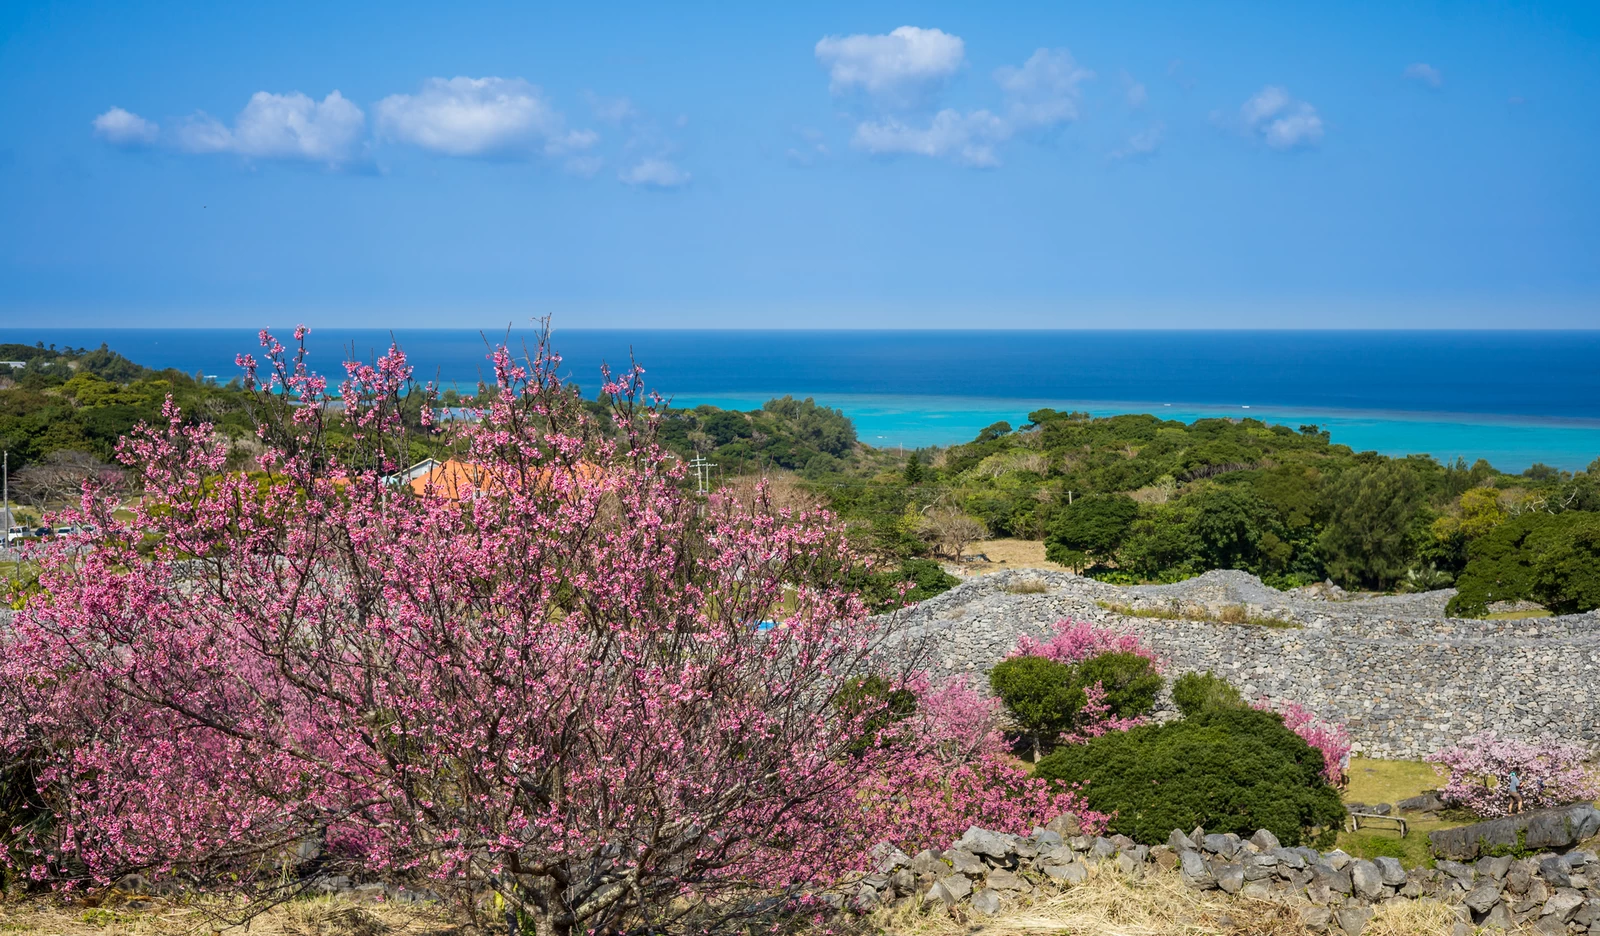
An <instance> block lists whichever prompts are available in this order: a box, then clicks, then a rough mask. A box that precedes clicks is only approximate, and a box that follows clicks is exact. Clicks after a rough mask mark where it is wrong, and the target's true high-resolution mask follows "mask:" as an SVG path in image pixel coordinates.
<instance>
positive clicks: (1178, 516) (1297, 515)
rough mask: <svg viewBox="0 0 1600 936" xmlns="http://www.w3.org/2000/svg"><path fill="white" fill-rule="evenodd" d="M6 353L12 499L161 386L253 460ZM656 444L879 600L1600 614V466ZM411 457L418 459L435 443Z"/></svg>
mask: <svg viewBox="0 0 1600 936" xmlns="http://www.w3.org/2000/svg"><path fill="white" fill-rule="evenodd" d="M0 360H11V361H22V362H24V364H25V366H23V367H21V368H15V369H12V370H10V371H9V372H8V373H6V372H0V446H3V447H4V448H5V449H6V450H7V451H8V453H9V459H10V466H11V471H12V481H13V487H12V490H13V496H14V497H18V496H20V499H21V501H22V502H23V503H25V504H27V503H31V504H33V505H35V506H43V505H44V504H46V503H48V502H52V501H59V500H60V499H62V498H64V497H71V496H73V495H74V494H75V491H76V487H77V486H78V485H80V484H81V482H82V479H83V478H84V477H86V476H88V475H89V474H93V473H99V474H100V475H102V476H112V475H114V473H115V470H116V469H115V468H114V466H113V465H112V464H111V462H112V456H113V452H114V449H115V445H116V440H117V439H118V438H119V437H120V436H121V435H122V434H123V433H126V432H127V431H128V430H129V429H131V428H132V427H133V426H134V425H135V424H136V423H138V422H139V421H141V420H154V419H156V418H158V416H159V414H160V408H161V404H162V401H163V400H164V399H165V397H166V396H167V395H168V394H169V393H170V394H172V395H173V396H174V398H175V399H176V400H177V402H178V403H179V404H180V405H182V406H183V407H184V410H185V412H186V413H188V414H190V415H191V416H194V417H198V418H203V419H206V420H209V421H211V422H213V423H215V424H217V425H218V427H219V429H220V430H221V431H222V432H224V433H226V434H228V435H229V436H231V437H233V438H234V439H236V440H238V456H237V458H236V459H235V461H236V463H237V464H238V466H239V467H249V458H250V450H251V449H250V442H251V440H252V439H253V431H252V429H253V427H252V423H251V419H250V416H249V412H248V407H247V403H248V400H249V395H248V394H246V393H244V392H243V391H242V390H241V389H240V388H239V386H238V385H237V383H232V384H227V385H217V384H215V383H211V382H207V381H205V380H203V379H199V378H197V377H192V376H190V375H186V374H183V373H181V372H179V371H175V370H167V371H159V372H158V371H153V370H150V369H148V368H145V367H142V366H140V365H138V364H136V363H134V362H132V361H129V360H128V359H127V358H125V357H122V356H121V355H119V354H117V353H116V352H114V351H112V350H110V349H108V348H106V347H105V346H101V347H100V348H98V349H94V350H89V349H83V348H79V349H72V348H63V349H57V348H54V347H44V346H26V345H14V344H13V345H0ZM448 396H449V398H448V399H447V400H446V401H445V402H447V403H451V404H455V403H461V402H465V401H466V399H467V398H465V397H460V396H459V395H458V394H456V393H455V392H453V391H452V392H451V393H450V394H449V395H448ZM661 435H662V439H663V441H664V442H665V443H666V444H667V445H669V446H670V447H671V448H673V449H674V450H675V451H677V452H678V453H679V454H680V455H681V456H683V457H684V458H690V457H693V456H696V455H699V456H704V457H705V458H707V459H708V460H710V461H712V462H714V463H716V465H717V466H718V467H717V469H716V470H717V480H718V481H719V483H730V482H738V481H739V479H744V478H748V477H750V476H752V475H767V476H769V477H772V478H773V479H774V483H775V484H777V485H780V486H782V487H783V488H784V490H785V492H786V493H785V496H789V497H803V498H805V499H807V500H808V501H810V502H814V503H819V504H824V505H826V506H828V507H830V508H832V509H833V510H835V511H836V512H838V513H839V514H840V515H841V516H842V517H843V518H844V519H846V520H847V521H848V522H849V523H850V525H851V527H852V530H853V532H854V535H855V538H856V540H857V543H858V545H859V546H860V548H861V551H862V552H863V553H864V554H867V555H870V556H873V557H875V559H876V560H877V562H876V565H877V567H878V568H879V569H880V570H881V569H887V570H889V571H887V572H879V573H877V574H876V575H875V576H873V577H869V578H864V579H863V580H862V582H861V584H862V586H863V588H865V589H867V590H868V591H869V592H870V593H872V594H873V595H874V596H875V600H878V601H880V603H883V602H888V601H889V600H890V595H891V594H892V592H893V591H894V586H895V584H896V583H898V582H901V581H905V582H907V583H909V584H910V585H911V586H914V591H913V595H912V597H913V598H915V597H921V596H924V595H927V594H932V593H934V592H936V591H938V590H941V589H942V588H944V587H948V586H949V585H950V584H952V583H953V582H954V579H951V578H950V577H949V576H948V575H946V574H944V573H943V572H941V571H940V570H939V567H938V565H937V563H935V562H934V561H932V560H933V559H935V558H941V557H942V558H947V559H948V558H953V557H955V556H959V555H960V554H961V553H962V552H964V551H967V550H968V549H969V548H970V547H971V545H972V544H973V543H975V542H978V541H980V540H982V539H984V538H987V537H1017V538H1022V539H1034V540H1043V541H1044V543H1045V544H1046V547H1047V555H1048V556H1049V557H1050V558H1051V559H1052V560H1054V561H1056V562H1059V563H1061V564H1063V565H1065V566H1068V567H1070V568H1073V569H1076V570H1079V571H1082V572H1085V573H1086V574H1089V575H1092V576H1095V577H1099V578H1103V579H1106V580H1110V581H1118V582H1125V583H1132V582H1151V581H1154V582H1163V581H1174V580H1178V579H1181V578H1185V577H1188V576H1192V575H1196V574H1198V573H1201V572H1204V571H1206V570H1209V569H1242V570H1245V571H1248V572H1252V573H1254V574H1256V575H1259V576H1260V577H1261V578H1262V579H1263V580H1264V581H1266V582H1267V583H1269V584H1272V585H1274V586H1277V587H1293V586H1297V585H1305V584H1309V583H1313V582H1320V581H1323V580H1332V581H1333V582H1336V583H1338V584H1339V585H1341V586H1344V587H1345V588H1348V589H1367V590H1380V591H1385V590H1424V589H1433V588H1443V587H1449V586H1455V587H1457V588H1458V589H1459V594H1458V595H1457V597H1456V598H1455V600H1454V603H1453V605H1452V610H1453V611H1455V612H1457V613H1460V614H1466V615H1474V614H1484V613H1486V612H1487V610H1488V609H1489V605H1490V604H1492V603H1495V602H1502V601H1523V600H1531V601H1534V602H1536V603H1538V604H1540V605H1543V606H1544V607H1546V608H1549V609H1551V610H1553V611H1558V612H1571V611H1582V610H1587V609H1590V608H1594V607H1600V459H1596V461H1595V462H1594V463H1593V464H1591V465H1590V466H1589V468H1588V470H1587V471H1583V472H1576V473H1572V472H1565V471H1558V470H1556V469H1553V468H1549V467H1546V466H1543V465H1535V466H1533V467H1532V468H1530V469H1528V470H1527V471H1524V472H1522V473H1520V474H1507V473H1503V472H1500V471H1498V470H1496V469H1495V468H1494V467H1492V466H1491V465H1489V464H1488V463H1487V462H1485V461H1481V460H1480V461H1477V462H1474V463H1471V464H1469V463H1467V462H1466V461H1465V460H1463V459H1457V460H1456V461H1454V462H1452V463H1448V464H1445V463H1440V462H1439V461H1437V460H1435V459H1433V458H1431V457H1428V456H1426V455H1413V456H1408V457H1404V458H1389V457H1385V456H1382V455H1378V454H1376V453H1373V452H1354V451H1352V450H1351V449H1350V448H1348V447H1347V446H1343V445H1338V444H1335V443H1333V442H1332V440H1330V438H1329V437H1328V434H1327V433H1326V432H1324V431H1322V430H1321V429H1320V428H1319V427H1317V426H1300V427H1298V428H1290V427H1287V426H1280V425H1268V424H1266V423H1263V422H1260V421H1258V420H1254V419H1238V420H1233V419H1201V420H1197V421H1195V422H1193V423H1183V422H1177V421H1173V420H1162V419H1159V418H1157V417H1155V416H1151V415H1125V416H1112V417H1104V418H1093V417H1090V416H1089V415H1088V414H1085V413H1072V412H1057V411H1055V410H1050V409H1042V410H1038V411H1035V412H1033V413H1030V414H1028V421H1027V422H1026V423H1025V424H1023V425H1021V426H1018V427H1012V426H1011V425H1009V424H1007V423H1004V422H1002V423H996V424H995V425H992V426H989V427H988V428H986V429H984V430H983V431H982V432H980V433H979V434H978V435H977V437H976V438H974V439H973V440H972V441H971V442H968V443H965V444H962V445H956V446H951V447H949V448H944V449H927V450H921V451H917V452H913V453H904V454H901V453H896V452H892V451H887V450H879V449H873V448H870V447H868V446H865V445H863V444H861V443H860V441H859V440H858V439H857V438H856V432H855V427H854V426H853V425H852V424H851V423H850V420H849V419H847V418H846V417H845V416H844V415H843V414H842V413H840V412H839V411H838V410H835V409H830V408H828V407H826V406H821V405H818V404H817V403H816V402H815V401H813V400H810V399H806V400H796V399H793V398H791V397H785V398H782V399H775V400H769V401H768V402H767V403H766V404H765V405H764V406H763V407H762V408H761V409H759V410H753V411H750V412H736V411H730V410H720V409H716V408H714V407H710V406H701V407H696V408H693V409H674V410H669V411H667V413H666V414H665V417H664V420H663V423H662V432H661ZM410 454H411V455H413V456H415V457H418V458H420V457H422V456H424V455H426V454H429V451H428V447H427V445H426V443H425V442H419V443H418V446H417V449H416V451H414V452H412V453H410Z"/></svg>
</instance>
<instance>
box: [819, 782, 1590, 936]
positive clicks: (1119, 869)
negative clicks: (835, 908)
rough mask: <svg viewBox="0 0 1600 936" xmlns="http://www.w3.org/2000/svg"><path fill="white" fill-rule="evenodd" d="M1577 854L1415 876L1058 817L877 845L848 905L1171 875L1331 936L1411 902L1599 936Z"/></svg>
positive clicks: (1197, 835)
mask: <svg viewBox="0 0 1600 936" xmlns="http://www.w3.org/2000/svg"><path fill="white" fill-rule="evenodd" d="M1575 808H1576V809H1577V810H1579V811H1584V819H1585V822H1586V824H1587V825H1589V826H1590V827H1592V825H1593V824H1594V823H1595V822H1600V813H1596V811H1595V809H1594V808H1593V807H1591V806H1582V807H1575ZM1570 844H1571V843H1570V842H1567V844H1566V846H1564V847H1563V848H1562V849H1561V851H1560V852H1556V851H1545V852H1540V853H1538V854H1533V855H1529V856H1527V857H1524V858H1512V857H1509V856H1508V857H1499V858H1491V857H1486V858H1482V859H1480V860H1479V861H1477V862H1476V863H1475V864H1462V863H1460V862H1456V861H1448V860H1441V861H1439V862H1438V863H1437V866H1436V867H1433V868H1412V869H1409V870H1408V869H1406V868H1404V867H1402V866H1401V865H1400V862H1399V861H1397V860H1395V859H1394V858H1377V859H1375V860H1372V861H1367V860H1365V859H1361V858H1355V857H1352V856H1350V855H1348V854H1346V853H1344V852H1343V851H1340V850H1338V849H1334V850H1333V851H1330V852H1319V851H1316V850H1315V849H1311V848H1304V847H1299V848H1285V847H1283V845H1282V844H1281V843H1280V842H1279V841H1278V839H1277V837H1276V836H1274V835H1273V834H1272V833H1271V832H1268V831H1266V830H1265V829H1263V830H1260V831H1258V832H1256V833H1255V834H1254V835H1252V836H1250V837H1249V838H1247V839H1246V838H1241V837H1239V836H1238V835H1234V834H1232V833H1229V834H1226V835H1218V834H1214V833H1213V834H1209V835H1208V834H1207V833H1206V830H1204V829H1195V830H1194V831H1192V832H1187V833H1186V832H1183V831H1180V830H1178V829H1174V830H1172V834H1171V835H1170V836H1169V837H1168V839H1167V842H1166V844H1164V845H1156V846H1153V847H1147V846H1145V845H1139V844H1136V843H1134V841H1133V840H1132V839H1129V838H1127V837H1125V836H1121V835H1114V836H1111V837H1110V838H1106V837H1103V836H1094V835H1084V834H1081V833H1080V832H1079V828H1078V824H1077V822H1076V821H1075V820H1073V819H1072V817H1070V816H1061V817H1059V818H1057V819H1053V820H1051V821H1050V822H1049V823H1048V824H1047V825H1046V826H1045V827H1044V828H1036V829H1034V830H1033V832H1032V833H1031V834H1029V835H1026V836H1022V835H1006V834H1003V833H999V832H989V831H986V830H984V829H980V828H977V827H973V828H971V829H968V830H967V831H966V834H964V835H962V836H961V838H960V839H959V840H957V841H956V842H954V843H952V844H951V845H950V847H949V848H946V849H944V850H943V851H934V850H931V849H929V850H925V851H922V852H919V853H918V854H917V855H915V856H911V855H907V854H905V853H903V852H900V851H898V850H894V849H891V848H887V847H880V849H879V850H878V851H876V852H874V854H873V855H872V856H871V857H872V859H873V865H874V868H873V870H874V873H872V874H868V875H865V876H863V877H862V878H861V879H860V880H859V881H857V882H855V893H854V895H852V896H850V897H849V898H848V899H849V905H850V907H851V908H852V909H854V910H858V911H870V910H872V909H874V908H876V907H879V906H883V905H885V904H888V905H890V906H897V905H900V904H905V903H917V904H920V905H922V906H924V907H933V908H937V907H940V906H943V907H946V908H951V909H958V908H959V909H960V910H961V911H962V912H964V914H965V915H966V918H967V919H969V920H971V919H973V918H975V917H976V918H982V917H988V916H993V915H995V914H997V913H999V912H1000V911H1002V910H1004V909H1009V908H1018V907H1026V906H1027V905H1028V904H1030V903H1031V902H1032V901H1033V900H1035V899H1036V898H1038V897H1048V896H1049V895H1050V894H1051V893H1053V892H1056V891H1059V890H1062V889H1070V888H1072V887H1075V886H1077V885H1079V884H1082V883H1083V882H1085V881H1087V880H1088V879H1089V878H1090V877H1092V876H1095V875H1100V874H1115V875H1121V876H1122V877H1124V878H1126V879H1128V880H1133V881H1137V880H1141V879H1145V878H1148V877H1152V876H1155V875H1159V874H1174V873H1175V874H1177V875H1179V876H1180V877H1181V879H1182V880H1183V883H1184V884H1186V885H1188V886H1189V887H1191V888H1193V889H1195V890H1199V891H1208V890H1220V891H1222V892H1224V893H1227V894H1237V895H1239V896H1241V897H1244V898H1248V899H1251V900H1258V901H1268V902H1272V903H1278V904H1283V905H1286V906H1289V907H1293V908H1296V910H1297V911H1298V916H1299V919H1300V922H1301V923H1302V924H1303V925H1304V926H1305V928H1306V929H1308V930H1310V931H1311V932H1314V933H1326V934H1329V936H1361V934H1362V932H1363V931H1364V930H1365V929H1366V928H1367V924H1368V922H1370V921H1371V920H1372V918H1373V915H1374V912H1375V910H1376V909H1377V908H1379V907H1383V906H1386V905H1390V904H1396V903H1404V902H1405V901H1411V900H1417V901H1422V900H1432V901H1439V902H1442V903H1444V904H1445V905H1446V906H1448V907H1451V908H1452V909H1453V911H1454V914H1455V918H1456V920H1457V922H1456V924H1455V927H1454V932H1455V933H1456V934H1458V936H1471V934H1472V933H1475V932H1483V931H1508V930H1511V931H1517V932H1527V931H1532V932H1534V933H1538V934H1546V936H1600V859H1597V858H1596V857H1595V854H1594V852H1592V851H1588V850H1584V849H1581V848H1577V849H1575V848H1570V847H1569V846H1570ZM1591 882H1593V883H1591ZM843 899H844V898H843V897H841V900H840V902H841V903H843ZM979 928H981V927H974V928H973V930H974V931H976V930H977V929H979Z"/></svg>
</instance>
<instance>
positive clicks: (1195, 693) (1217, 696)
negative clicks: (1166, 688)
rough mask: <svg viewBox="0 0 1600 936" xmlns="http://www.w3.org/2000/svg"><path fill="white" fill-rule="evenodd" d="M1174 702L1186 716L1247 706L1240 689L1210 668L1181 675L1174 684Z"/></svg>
mask: <svg viewBox="0 0 1600 936" xmlns="http://www.w3.org/2000/svg"><path fill="white" fill-rule="evenodd" d="M1172 703H1173V704H1174V705H1176V706H1177V707H1178V711H1179V712H1182V713H1183V716H1184V717H1185V718H1188V717H1190V716H1194V715H1198V714H1200V713H1201V712H1210V711H1214V710H1218V709H1242V708H1246V705H1245V702H1244V697H1243V696H1241V695H1239V690H1237V689H1235V688H1233V685H1232V684H1231V683H1229V682H1228V681H1227V680H1226V679H1223V678H1222V677H1221V676H1218V675H1216V674H1214V673H1212V672H1211V671H1210V670H1207V671H1206V672H1204V673H1184V674H1183V675H1182V676H1179V677H1178V678H1177V680H1176V681H1175V682H1174V683H1173V684H1172Z"/></svg>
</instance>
